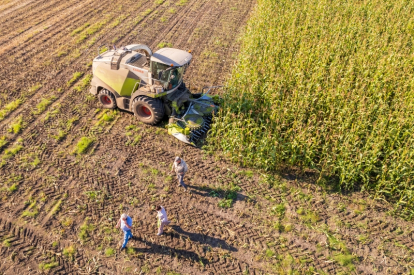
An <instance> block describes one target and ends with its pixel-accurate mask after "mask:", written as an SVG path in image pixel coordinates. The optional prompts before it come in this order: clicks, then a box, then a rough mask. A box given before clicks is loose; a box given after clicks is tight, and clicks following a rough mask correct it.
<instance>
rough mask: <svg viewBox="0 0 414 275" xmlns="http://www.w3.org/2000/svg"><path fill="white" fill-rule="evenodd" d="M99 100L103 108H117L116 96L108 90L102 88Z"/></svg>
mask: <svg viewBox="0 0 414 275" xmlns="http://www.w3.org/2000/svg"><path fill="white" fill-rule="evenodd" d="M98 99H99V102H100V103H101V104H102V108H106V109H115V108H116V100H115V96H114V95H113V94H112V93H111V92H110V91H108V90H106V89H102V90H100V91H99V94H98Z"/></svg>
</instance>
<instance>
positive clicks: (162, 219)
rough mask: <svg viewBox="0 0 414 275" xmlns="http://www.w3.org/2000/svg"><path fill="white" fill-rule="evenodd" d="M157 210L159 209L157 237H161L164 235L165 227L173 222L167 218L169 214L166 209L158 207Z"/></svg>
mask: <svg viewBox="0 0 414 275" xmlns="http://www.w3.org/2000/svg"><path fill="white" fill-rule="evenodd" d="M155 209H157V218H158V234H157V236H161V235H162V233H164V226H166V225H169V224H170V222H171V221H169V220H168V218H167V212H166V211H165V208H164V207H162V206H161V205H158V206H157V207H156V208H155Z"/></svg>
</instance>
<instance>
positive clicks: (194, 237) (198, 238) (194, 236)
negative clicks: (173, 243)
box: [170, 225, 237, 252]
mask: <svg viewBox="0 0 414 275" xmlns="http://www.w3.org/2000/svg"><path fill="white" fill-rule="evenodd" d="M170 228H172V229H173V230H174V231H175V232H176V233H178V234H172V237H173V238H179V237H180V235H181V236H182V235H184V236H187V237H188V238H189V239H190V240H191V241H192V242H198V243H201V244H205V245H209V246H211V247H220V248H222V249H226V250H228V251H232V252H235V251H237V249H236V248H235V247H234V246H232V245H230V244H228V243H226V241H224V240H222V239H219V238H214V237H210V236H208V235H204V234H199V233H192V232H187V231H184V230H183V229H182V228H181V227H180V226H178V225H171V226H170Z"/></svg>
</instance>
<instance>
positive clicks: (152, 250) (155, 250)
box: [131, 237, 206, 264]
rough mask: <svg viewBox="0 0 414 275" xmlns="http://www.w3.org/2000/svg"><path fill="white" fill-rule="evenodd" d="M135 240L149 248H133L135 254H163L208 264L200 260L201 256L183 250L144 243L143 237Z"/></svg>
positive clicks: (204, 260)
mask: <svg viewBox="0 0 414 275" xmlns="http://www.w3.org/2000/svg"><path fill="white" fill-rule="evenodd" d="M133 240H135V241H139V242H142V243H145V244H146V245H147V246H149V247H145V248H137V247H131V248H132V249H133V250H134V253H148V254H162V255H170V256H172V257H175V256H178V257H182V258H185V259H187V260H191V261H197V262H200V261H203V263H205V264H206V259H204V258H203V259H202V258H200V256H199V255H198V254H197V253H194V252H191V251H187V250H183V249H176V248H173V247H168V246H165V245H160V244H156V243H152V242H149V241H144V240H143V239H142V238H141V237H133Z"/></svg>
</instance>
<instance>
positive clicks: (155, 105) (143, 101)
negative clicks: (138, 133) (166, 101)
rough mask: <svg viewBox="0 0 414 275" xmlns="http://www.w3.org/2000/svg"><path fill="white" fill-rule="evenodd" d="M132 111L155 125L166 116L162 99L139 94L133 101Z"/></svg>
mask: <svg viewBox="0 0 414 275" xmlns="http://www.w3.org/2000/svg"><path fill="white" fill-rule="evenodd" d="M132 111H133V112H134V115H135V116H136V117H137V118H138V119H139V120H140V121H142V122H144V123H146V124H150V125H155V124H157V123H158V122H160V121H161V120H162V118H163V117H164V105H163V102H162V101H161V100H160V99H156V98H151V97H147V96H137V97H136V98H134V100H133V101H132Z"/></svg>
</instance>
